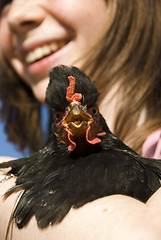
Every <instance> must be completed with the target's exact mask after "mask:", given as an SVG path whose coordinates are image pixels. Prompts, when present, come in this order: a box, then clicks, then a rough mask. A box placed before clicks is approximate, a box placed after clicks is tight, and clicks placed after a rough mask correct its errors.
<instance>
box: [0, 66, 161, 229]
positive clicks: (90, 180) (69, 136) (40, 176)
mask: <svg viewBox="0 0 161 240" xmlns="http://www.w3.org/2000/svg"><path fill="white" fill-rule="evenodd" d="M74 79H75V80H74ZM69 80H70V83H69ZM74 81H75V83H74ZM75 93H76V94H75ZM98 96H99V94H98V92H97V89H96V87H95V84H94V83H93V82H91V81H90V79H89V78H88V77H87V76H86V75H85V74H84V73H83V72H81V71H80V70H79V69H77V68H75V67H71V68H68V67H66V66H63V65H61V66H59V67H56V68H54V69H53V70H52V71H51V73H50V84H49V86H48V89H47V93H46V103H47V104H48V105H49V107H50V108H51V109H52V111H53V118H54V122H53V125H52V131H51V134H50V136H49V139H48V141H47V143H46V145H45V147H44V148H43V149H42V150H39V151H38V152H36V153H35V154H33V155H31V156H29V157H26V158H22V159H18V160H12V161H9V162H5V163H2V164H0V167H1V168H7V167H11V170H10V171H9V172H8V174H14V175H15V176H16V177H17V180H16V185H15V187H13V188H12V189H10V190H9V192H8V193H12V192H13V191H16V190H17V189H20V190H21V189H23V190H24V192H23V194H22V196H21V198H20V200H19V202H18V204H17V206H16V209H15V211H14V214H13V218H14V219H15V222H16V224H17V226H18V227H19V228H22V227H23V226H25V225H26V224H27V223H28V222H29V220H30V218H31V217H32V216H33V215H35V217H36V219H37V223H38V226H39V227H40V228H45V227H47V226H48V225H49V224H55V223H59V222H61V221H62V220H63V218H64V217H65V216H66V214H67V213H68V212H69V211H70V209H71V208H72V207H73V208H79V207H81V206H83V205H84V204H86V203H88V202H90V201H93V200H95V199H98V198H101V197H104V196H108V195H111V194H125V195H128V196H131V197H134V198H136V199H139V200H141V201H143V202H145V201H146V200H147V199H148V198H149V197H150V196H151V195H152V194H153V193H154V192H155V191H156V190H157V189H158V188H159V187H160V179H161V161H160V160H154V159H147V158H143V157H141V156H139V155H138V154H137V153H135V152H134V151H133V150H132V149H130V148H129V147H128V146H126V145H125V144H124V143H123V142H122V141H120V140H119V139H118V138H116V137H115V136H114V135H113V134H112V133H111V132H110V130H109V128H108V126H107V124H106V122H105V120H104V119H103V117H102V116H101V114H100V113H99V111H98V107H97V101H98ZM8 193H7V194H8Z"/></svg>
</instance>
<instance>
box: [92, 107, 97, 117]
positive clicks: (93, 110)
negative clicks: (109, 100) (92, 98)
mask: <svg viewBox="0 0 161 240" xmlns="http://www.w3.org/2000/svg"><path fill="white" fill-rule="evenodd" d="M91 113H92V115H93V116H96V115H97V113H98V110H97V108H96V107H93V108H92V109H91Z"/></svg>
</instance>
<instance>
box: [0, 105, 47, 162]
mask: <svg viewBox="0 0 161 240" xmlns="http://www.w3.org/2000/svg"><path fill="white" fill-rule="evenodd" d="M0 105H1V104H0ZM41 114H42V119H43V121H42V126H43V129H46V125H47V124H48V119H49V111H48V108H47V107H45V106H43V107H42V112H41ZM44 131H45V130H44ZM44 135H46V134H45V133H44ZM26 155H28V152H27V151H26V152H24V153H20V152H19V151H18V150H17V149H16V146H15V145H14V144H12V143H11V142H8V141H7V135H6V134H5V132H4V123H2V121H0V156H9V157H15V158H21V157H24V156H26Z"/></svg>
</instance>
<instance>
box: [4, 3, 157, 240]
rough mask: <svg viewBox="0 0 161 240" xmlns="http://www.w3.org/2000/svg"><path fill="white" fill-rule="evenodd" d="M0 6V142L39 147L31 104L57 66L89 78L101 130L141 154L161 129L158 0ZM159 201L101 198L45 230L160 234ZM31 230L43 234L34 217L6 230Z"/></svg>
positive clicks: (35, 106) (36, 110) (76, 235)
mask: <svg viewBox="0 0 161 240" xmlns="http://www.w3.org/2000/svg"><path fill="white" fill-rule="evenodd" d="M0 4H1V19H0V52H1V53H0V56H1V66H0V67H1V68H0V88H1V89H3V91H2V90H1V91H0V99H1V101H2V109H1V118H2V119H3V120H4V122H5V125H6V131H7V134H8V137H9V140H11V141H12V142H14V143H16V144H18V145H19V147H20V149H21V150H23V149H24V148H25V147H29V149H30V150H31V151H36V150H38V149H40V148H41V147H42V131H41V124H40V121H41V119H40V106H41V104H42V103H43V102H44V98H45V91H46V87H47V85H48V81H49V79H48V72H49V71H50V69H51V68H52V67H54V66H56V65H58V64H66V65H75V66H77V67H80V68H81V69H83V70H84V71H85V72H86V73H87V74H88V75H90V77H91V78H92V79H93V80H95V81H96V84H97V87H98V89H99V90H100V92H101V98H100V110H101V111H102V113H103V115H104V117H105V118H106V120H107V123H108V125H109V127H110V129H111V130H112V132H113V133H114V134H115V135H117V136H118V137H119V138H121V139H122V140H123V141H124V142H126V143H127V144H128V145H129V146H130V147H132V148H133V149H134V150H136V151H137V152H138V153H141V152H142V146H143V144H144V146H145V145H146V138H147V137H148V136H149V137H150V136H151V134H152V133H153V132H154V131H157V133H158V132H159V131H160V130H159V129H160V127H161V67H160V66H161V44H160V42H161V24H160V22H161V15H160V12H161V2H160V0H153V1H151V0H108V1H105V0H81V1H78V0H68V1H67V0H34V1H33V0H27V1H26V0H13V1H5V0H1V2H0ZM47 129H48V126H47ZM159 133H160V132H159ZM157 136H160V135H159V134H158V135H157ZM148 139H149V138H148ZM159 139H160V137H158V139H157V141H156V145H155V146H158V144H157V143H159ZM151 145H153V142H152V143H151ZM151 145H150V146H149V148H150V147H151ZM145 152H146V151H145ZM158 156H159V155H158ZM2 161H3V159H2ZM12 184H14V183H13V179H10V180H8V182H6V183H4V184H3V186H1V187H0V188H1V189H0V191H1V192H2V193H4V192H5V191H6V190H7V189H8V187H9V186H11V185H12ZM160 198H161V197H160V190H158V192H157V193H156V194H155V195H154V196H153V197H152V198H151V199H150V200H149V201H148V203H147V204H142V203H140V202H138V201H136V200H135V199H131V198H128V197H125V196H111V197H107V198H104V199H100V200H97V201H94V202H93V203H91V204H89V205H87V206H85V207H83V208H81V209H80V210H77V211H71V212H70V213H69V215H68V216H67V218H66V220H65V221H63V222H62V224H60V225H58V226H56V227H53V228H50V229H47V230H46V231H45V234H49V235H50V234H53V232H54V234H56V233H59V234H60V235H54V236H55V239H65V237H66V239H72V238H73V239H82V238H86V239H107V237H108V239H115V240H116V239H128V240H129V239H148V238H149V239H151V240H152V239H159V237H160V235H159V234H160V227H158V226H159V223H160V220H161V219H160V217H159V212H160V209H161V205H160V203H159V201H160V200H159V199H160ZM14 200H15V196H13V198H12V199H11V200H9V199H8V200H6V201H5V202H3V201H1V202H0V204H1V206H2V207H1V209H2V213H1V214H0V216H1V218H2V230H1V231H0V234H2V236H3V237H2V239H3V238H4V234H5V233H4V229H5V228H6V226H7V221H8V217H9V214H10V213H11V206H13V203H14ZM156 203H157V207H156ZM120 206H121V207H120ZM96 210H97V211H96ZM86 216H88V217H86ZM154 219H155V220H154ZM152 220H154V221H152ZM73 222H74V223H75V225H74V227H75V229H74V230H73V228H72V224H71V223H73ZM82 223H84V224H83V227H82V231H81V229H80V224H82ZM107 226H109V227H108V228H107ZM33 229H35V232H36V234H38V235H36V236H38V239H44V236H45V235H43V233H42V232H41V231H39V230H38V229H37V228H36V226H35V220H34V219H32V221H31V224H29V226H28V228H27V229H25V230H23V231H19V230H17V229H15V230H14V231H15V236H16V237H15V236H14V237H15V239H25V236H26V234H25V233H26V232H27V233H28V232H29V233H30V234H31V239H32V237H33V239H36V238H34V234H33ZM56 229H58V230H56ZM1 232H2V233H1ZM49 232H50V233H49ZM22 233H23V238H22V235H21V234H22ZM16 234H17V235H16ZM41 234H42V235H41ZM61 234H62V235H61ZM63 234H65V235H63ZM81 234H84V235H81ZM20 236H21V237H20ZM50 236H51V235H50ZM52 236H53V235H52ZM64 236H65V237H64ZM158 236H159V237H158ZM90 237H91V238H90ZM157 237H158V238H157ZM48 238H49V237H48ZM49 239H50V238H49ZM53 239H54V238H53Z"/></svg>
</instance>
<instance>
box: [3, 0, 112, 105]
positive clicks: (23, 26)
mask: <svg viewBox="0 0 161 240" xmlns="http://www.w3.org/2000/svg"><path fill="white" fill-rule="evenodd" d="M107 9H108V8H107V5H106V3H105V1H104V0H99V1H98V0H82V1H77V0H68V1H66V0H54V1H53V0H36V1H32V0H28V1H26V0H14V1H12V3H10V4H9V5H6V7H5V8H4V10H3V13H2V17H1V21H0V36H1V40H0V49H1V51H2V52H3V54H4V55H5V56H6V57H7V59H8V61H9V62H10V63H11V65H12V66H13V68H14V69H15V71H16V72H17V73H18V75H19V76H20V77H21V78H22V79H23V80H24V81H25V82H26V83H27V84H28V85H29V86H30V87H31V89H32V90H33V93H34V95H35V97H36V98H37V99H38V100H39V101H41V102H44V98H45V90H46V87H47V85H48V82H49V79H48V72H49V70H50V69H51V68H52V67H54V66H56V65H59V64H66V65H72V64H75V65H76V66H77V67H80V66H81V65H82V60H80V61H77V60H78V59H79V58H80V57H81V56H83V54H85V53H86V51H87V50H88V49H89V48H90V47H91V46H92V45H93V44H94V43H95V41H96V40H97V39H98V37H99V35H100V34H101V32H102V30H103V27H104V25H105V23H106V18H107ZM35 13H36V14H35ZM4 39H5V40H4ZM51 43H53V44H55V45H56V49H57V47H58V49H57V50H58V51H56V52H55V53H54V54H51V55H50V56H49V57H46V58H43V59H42V60H41V61H37V62H36V63H33V64H28V63H27V61H26V58H28V57H29V54H30V56H31V51H34V50H35V49H36V48H39V47H40V48H39V49H37V52H39V51H41V48H42V47H44V46H45V45H49V44H51ZM53 47H54V46H53ZM37 54H39V53H37ZM34 55H35V53H34Z"/></svg>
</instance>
